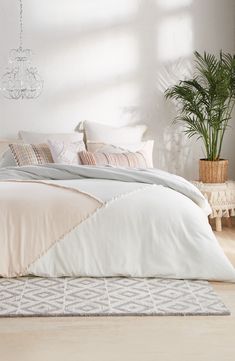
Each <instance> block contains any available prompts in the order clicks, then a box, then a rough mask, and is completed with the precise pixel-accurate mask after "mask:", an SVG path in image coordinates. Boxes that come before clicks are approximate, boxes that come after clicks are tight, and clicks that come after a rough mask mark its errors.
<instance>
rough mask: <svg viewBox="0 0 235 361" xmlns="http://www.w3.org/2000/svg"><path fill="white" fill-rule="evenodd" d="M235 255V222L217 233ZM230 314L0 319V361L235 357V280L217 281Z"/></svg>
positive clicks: (228, 360)
mask: <svg viewBox="0 0 235 361" xmlns="http://www.w3.org/2000/svg"><path fill="white" fill-rule="evenodd" d="M217 235H218V238H219V241H220V242H221V244H222V245H223V246H224V247H225V251H226V252H227V253H228V254H229V256H230V258H231V259H233V257H234V259H233V260H235V228H232V229H228V228H227V229H224V231H223V232H222V233H219V234H218V233H217ZM213 285H214V288H215V289H216V291H217V292H218V293H219V294H220V296H221V298H222V299H223V301H224V302H225V304H226V305H227V306H228V307H229V309H230V310H231V312H232V315H231V316H217V317H213V316H210V317H203V316H200V317H192V316H191V317H110V318H105V317H104V318H101V317H96V318H93V317H87V318H76V317H74V318H19V319H13V318H12V319H6V318H5V319H4V318H2V319H0V361H23V360H24V361H132V360H133V361H168V360H170V361H173V360H174V361H177V360H179V361H194V360H195V361H207V360H208V361H235V285H233V284H225V283H214V284H213Z"/></svg>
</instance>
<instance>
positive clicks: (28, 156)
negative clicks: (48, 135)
mask: <svg viewBox="0 0 235 361" xmlns="http://www.w3.org/2000/svg"><path fill="white" fill-rule="evenodd" d="M9 147H10V149H11V152H12V154H13V156H14V158H15V161H16V164H17V165H18V166H23V165H41V164H46V163H53V159H52V155H51V151H50V149H49V147H48V145H47V144H38V145H34V144H9Z"/></svg>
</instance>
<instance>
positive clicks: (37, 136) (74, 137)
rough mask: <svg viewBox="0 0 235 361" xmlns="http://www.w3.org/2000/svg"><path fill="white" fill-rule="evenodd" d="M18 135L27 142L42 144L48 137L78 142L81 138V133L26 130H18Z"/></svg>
mask: <svg viewBox="0 0 235 361" xmlns="http://www.w3.org/2000/svg"><path fill="white" fill-rule="evenodd" d="M19 137H20V139H22V140H23V142H24V143H27V144H35V145H37V144H43V143H47V141H48V139H51V140H58V141H63V142H69V143H72V142H78V141H81V140H83V133H78V132H74V133H49V134H47V133H35V132H26V131H24V130H20V131H19Z"/></svg>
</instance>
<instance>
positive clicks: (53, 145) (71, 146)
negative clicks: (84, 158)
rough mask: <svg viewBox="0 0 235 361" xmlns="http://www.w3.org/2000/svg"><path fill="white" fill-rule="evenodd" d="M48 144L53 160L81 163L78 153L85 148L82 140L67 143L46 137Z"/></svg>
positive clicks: (62, 162)
mask: <svg viewBox="0 0 235 361" xmlns="http://www.w3.org/2000/svg"><path fill="white" fill-rule="evenodd" d="M48 145H49V148H50V151H51V154H52V158H53V161H54V162H55V163H60V164H73V165H76V164H81V162H80V158H79V155H78V153H79V152H82V151H84V150H86V147H85V144H84V142H83V141H79V142H73V143H68V142H61V141H58V140H50V139H48Z"/></svg>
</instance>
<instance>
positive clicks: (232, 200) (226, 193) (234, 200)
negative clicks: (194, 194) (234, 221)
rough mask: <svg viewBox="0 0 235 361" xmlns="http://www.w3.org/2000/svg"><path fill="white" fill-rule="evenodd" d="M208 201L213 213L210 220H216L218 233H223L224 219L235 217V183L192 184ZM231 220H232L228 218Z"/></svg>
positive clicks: (196, 182)
mask: <svg viewBox="0 0 235 361" xmlns="http://www.w3.org/2000/svg"><path fill="white" fill-rule="evenodd" d="M192 183H193V184H194V185H195V186H196V187H197V188H198V189H199V190H200V191H201V192H202V194H203V195H204V197H205V198H206V199H207V200H208V202H209V204H210V206H211V208H212V213H211V214H210V216H209V217H210V218H215V227H216V231H217V232H220V231H222V222H221V220H222V217H227V218H228V217H231V216H235V181H227V182H225V183H202V182H198V181H193V182H192ZM228 219H230V218H228Z"/></svg>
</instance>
